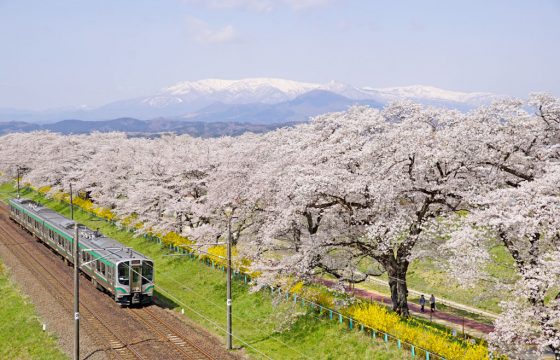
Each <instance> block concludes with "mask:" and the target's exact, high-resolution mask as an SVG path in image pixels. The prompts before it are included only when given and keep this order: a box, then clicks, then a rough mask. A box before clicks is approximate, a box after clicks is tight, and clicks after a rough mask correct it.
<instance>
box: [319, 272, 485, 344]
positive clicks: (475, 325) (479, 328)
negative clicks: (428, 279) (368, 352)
mask: <svg viewBox="0 0 560 360" xmlns="http://www.w3.org/2000/svg"><path fill="white" fill-rule="evenodd" d="M317 282H319V283H321V284H323V285H325V286H328V287H333V286H334V285H336V281H333V280H327V279H317ZM344 288H345V290H346V291H347V292H352V291H353V293H354V295H355V296H357V297H360V298H363V299H368V300H369V299H371V300H374V301H376V302H380V303H382V304H385V305H391V298H390V297H389V296H385V295H382V294H380V293H378V292H374V291H370V290H365V289H357V288H354V289H353V290H351V289H350V288H349V287H348V286H344ZM408 308H409V309H410V312H411V313H414V314H415V315H417V316H419V317H424V318H426V317H428V318H430V309H429V304H427V306H426V308H427V310H426V312H424V313H422V312H421V311H420V305H418V304H415V303H411V302H409V303H408ZM431 315H432V317H433V319H434V321H437V320H440V321H442V322H444V323H451V324H455V325H457V326H458V327H462V326H463V325H464V327H465V329H471V330H474V331H475V332H477V333H481V334H489V333H491V332H492V331H494V327H493V326H492V325H487V324H484V323H481V322H478V321H475V320H471V319H466V318H463V317H462V316H457V315H453V314H449V313H445V312H441V311H437V310H436V311H435V312H433V313H432V314H431ZM457 326H455V327H457Z"/></svg>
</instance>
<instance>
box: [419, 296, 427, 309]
mask: <svg viewBox="0 0 560 360" xmlns="http://www.w3.org/2000/svg"><path fill="white" fill-rule="evenodd" d="M424 305H426V298H425V297H424V294H422V295H420V311H422V312H424Z"/></svg>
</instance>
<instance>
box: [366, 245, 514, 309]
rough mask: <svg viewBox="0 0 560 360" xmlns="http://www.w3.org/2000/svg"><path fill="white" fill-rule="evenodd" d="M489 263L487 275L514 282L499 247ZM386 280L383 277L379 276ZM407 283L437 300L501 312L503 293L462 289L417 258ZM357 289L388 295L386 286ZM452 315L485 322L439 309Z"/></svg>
mask: <svg viewBox="0 0 560 360" xmlns="http://www.w3.org/2000/svg"><path fill="white" fill-rule="evenodd" d="M491 255H492V258H493V259H492V260H493V261H492V263H491V264H490V265H489V266H488V269H487V271H488V273H489V275H490V276H491V277H492V278H495V279H498V280H499V281H500V282H503V283H513V281H514V279H515V275H514V271H513V270H512V268H513V258H512V257H511V255H509V254H508V253H507V251H506V250H505V249H504V248H503V247H501V246H496V247H494V248H493V249H492V250H491ZM379 278H380V279H382V280H384V281H386V280H387V276H386V274H384V275H382V276H380V277H379ZM407 283H408V286H409V287H410V288H411V289H414V290H417V291H423V292H424V293H425V294H427V295H429V294H435V295H436V298H437V297H442V298H445V299H448V300H451V301H455V302H457V303H461V304H465V305H469V306H472V307H476V308H479V309H482V310H487V311H491V312H495V313H499V312H500V311H501V309H500V307H499V303H500V301H502V300H504V295H505V294H503V293H500V294H496V291H495V290H493V289H492V286H491V284H489V283H483V282H480V283H478V284H476V285H475V286H474V287H471V288H465V287H463V286H461V284H459V283H458V282H456V281H454V280H453V279H452V278H450V277H449V275H448V274H447V273H446V272H445V271H443V270H441V269H440V268H438V266H437V264H434V263H433V261H432V260H430V259H417V260H414V261H413V262H412V263H411V264H410V268H409V271H408V275H407ZM360 286H362V287H364V288H367V289H370V290H375V291H377V292H380V293H382V294H387V295H388V294H389V288H388V287H387V286H384V285H381V284H378V283H375V282H366V283H364V284H360ZM409 300H410V301H415V302H418V300H419V298H418V297H417V296H410V299H409ZM444 308H445V310H448V311H449V312H455V313H457V314H458V315H465V316H466V317H469V318H473V319H477V320H484V319H482V318H479V317H478V316H477V315H474V314H469V313H467V312H463V311H460V310H457V309H450V308H447V307H442V310H443V309H444Z"/></svg>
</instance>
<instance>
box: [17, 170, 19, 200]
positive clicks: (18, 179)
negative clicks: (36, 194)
mask: <svg viewBox="0 0 560 360" xmlns="http://www.w3.org/2000/svg"><path fill="white" fill-rule="evenodd" d="M16 173H17V175H16V176H17V198H18V199H19V165H18V166H17V167H16Z"/></svg>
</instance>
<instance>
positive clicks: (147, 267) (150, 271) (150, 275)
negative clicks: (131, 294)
mask: <svg viewBox="0 0 560 360" xmlns="http://www.w3.org/2000/svg"><path fill="white" fill-rule="evenodd" d="M153 279H154V263H153V262H151V261H142V284H147V283H149V282H152V281H153Z"/></svg>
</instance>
